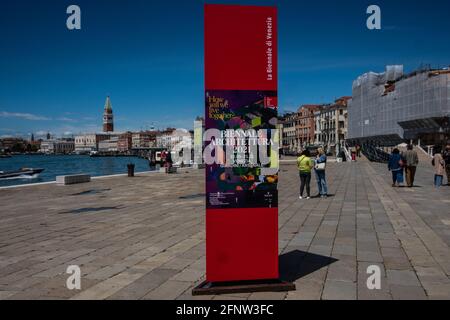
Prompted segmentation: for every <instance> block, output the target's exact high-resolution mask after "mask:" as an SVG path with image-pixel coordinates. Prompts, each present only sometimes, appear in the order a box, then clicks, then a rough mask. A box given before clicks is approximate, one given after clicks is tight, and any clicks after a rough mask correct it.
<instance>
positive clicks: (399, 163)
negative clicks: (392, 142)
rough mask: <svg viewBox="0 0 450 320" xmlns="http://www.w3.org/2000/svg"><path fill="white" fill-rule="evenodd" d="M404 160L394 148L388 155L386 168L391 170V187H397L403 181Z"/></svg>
mask: <svg viewBox="0 0 450 320" xmlns="http://www.w3.org/2000/svg"><path fill="white" fill-rule="evenodd" d="M403 166H404V161H403V159H402V156H401V155H400V150H398V149H397V148H395V149H394V150H392V154H391V155H390V156H389V163H388V169H389V171H391V172H392V187H399V186H400V185H401V184H402V183H403Z"/></svg>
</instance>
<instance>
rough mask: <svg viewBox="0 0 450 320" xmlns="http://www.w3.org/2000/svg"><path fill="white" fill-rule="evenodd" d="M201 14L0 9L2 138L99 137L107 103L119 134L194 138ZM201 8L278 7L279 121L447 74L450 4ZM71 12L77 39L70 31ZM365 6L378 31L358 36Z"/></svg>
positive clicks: (188, 10) (114, 1) (88, 0)
mask: <svg viewBox="0 0 450 320" xmlns="http://www.w3.org/2000/svg"><path fill="white" fill-rule="evenodd" d="M204 2H205V1H201V0H191V1H189V0H183V1H181V0H172V1H149V0H128V1H126V0H70V1H66V0H40V1H31V0H30V1H23V0H14V1H13V0H8V1H2V2H1V4H0V43H1V45H0V136H4V135H17V134H21V135H26V134H29V133H31V132H34V133H37V132H46V131H47V130H49V131H51V132H52V133H55V134H62V133H64V132H71V133H78V132H81V131H96V130H100V128H101V116H102V109H103V105H104V101H105V97H106V95H108V94H109V95H111V101H112V105H113V110H114V114H115V123H116V129H117V130H120V131H123V130H127V129H128V130H139V129H141V128H147V127H149V126H151V125H152V123H154V125H155V126H156V127H161V128H162V127H166V126H175V127H184V128H191V127H192V121H193V119H194V118H195V116H197V115H202V114H203V110H204V109H203V108H204V106H203V90H204V88H203V3H204ZM208 2H209V3H219V2H220V3H240V4H261V5H273V4H277V6H278V10H279V96H280V99H279V102H280V111H286V110H295V109H297V107H298V106H299V105H301V104H306V103H320V102H329V101H332V100H333V99H334V98H335V97H339V96H343V95H351V84H352V81H353V80H354V79H355V78H356V77H357V76H358V75H360V74H362V73H364V72H367V71H376V72H382V71H383V70H384V66H385V65H386V64H404V65H405V68H406V70H407V71H411V70H413V69H414V68H416V67H418V66H419V65H420V64H421V63H428V64H432V65H433V66H435V67H442V66H448V65H450V41H449V40H448V37H449V34H450V20H449V19H448V17H447V16H448V12H450V3H449V1H448V0H433V1H420V2H419V1H407V0H402V1H400V0H390V1H365V0H345V1H334V0H329V1H293V0H282V1H273V0H272V1H263V0H261V1H244V0H243V1H236V0H234V1H227V0H222V1H208ZM70 4H77V5H79V6H80V7H81V11H82V30H81V31H69V30H67V29H66V25H65V24H66V18H67V14H66V8H67V6H68V5H70ZM369 4H378V5H380V6H381V9H382V26H383V30H381V31H369V30H367V29H366V27H365V25H366V18H367V15H366V13H365V11H366V8H367V6H368V5H369ZM230 23H232V21H230Z"/></svg>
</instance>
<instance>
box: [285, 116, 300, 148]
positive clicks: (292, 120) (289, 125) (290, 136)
mask: <svg viewBox="0 0 450 320" xmlns="http://www.w3.org/2000/svg"><path fill="white" fill-rule="evenodd" d="M297 117H298V115H297V113H296V112H292V113H288V114H285V115H284V116H283V119H282V121H281V122H282V124H283V134H282V137H283V153H284V154H294V153H297V152H298V149H297V145H296V141H297V139H296V131H295V125H296V121H297Z"/></svg>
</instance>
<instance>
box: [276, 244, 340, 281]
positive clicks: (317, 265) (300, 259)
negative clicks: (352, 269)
mask: <svg viewBox="0 0 450 320" xmlns="http://www.w3.org/2000/svg"><path fill="white" fill-rule="evenodd" d="M336 261H338V260H337V259H335V258H331V257H326V256H321V255H318V254H314V253H309V252H304V251H300V250H294V251H291V252H288V253H284V254H282V255H280V256H279V266H280V279H281V280H284V281H289V282H294V281H295V280H297V279H300V278H302V277H304V276H306V275H308V274H310V273H313V272H315V271H317V270H320V269H322V268H323V267H326V266H328V265H330V264H332V263H334V262H336Z"/></svg>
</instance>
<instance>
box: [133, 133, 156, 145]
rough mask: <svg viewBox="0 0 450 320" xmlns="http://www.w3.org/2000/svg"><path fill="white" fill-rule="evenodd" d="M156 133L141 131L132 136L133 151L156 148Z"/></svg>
mask: <svg viewBox="0 0 450 320" xmlns="http://www.w3.org/2000/svg"><path fill="white" fill-rule="evenodd" d="M156 136H157V132H156V131H141V132H135V133H133V134H132V138H131V139H132V148H133V149H149V148H154V147H156Z"/></svg>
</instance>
